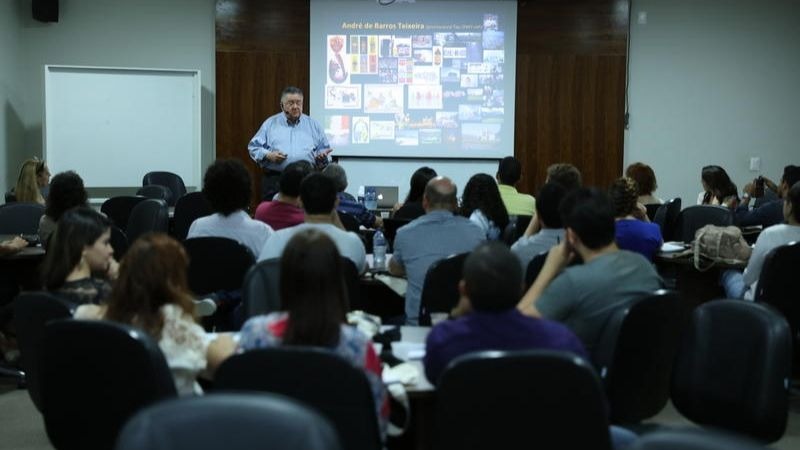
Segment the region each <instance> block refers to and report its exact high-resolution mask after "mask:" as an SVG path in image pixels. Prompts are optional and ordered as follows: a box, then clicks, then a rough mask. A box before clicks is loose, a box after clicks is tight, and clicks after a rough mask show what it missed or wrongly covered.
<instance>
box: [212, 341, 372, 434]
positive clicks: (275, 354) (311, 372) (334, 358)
mask: <svg viewBox="0 0 800 450" xmlns="http://www.w3.org/2000/svg"><path fill="white" fill-rule="evenodd" d="M267 375H268V376H267ZM214 386H215V387H216V388H218V389H220V390H241V391H267V392H275V393H278V394H283V395H286V396H288V397H291V398H294V399H297V400H300V401H302V402H303V403H305V404H307V405H309V406H312V407H314V408H315V409H316V410H317V411H319V412H320V413H322V415H323V416H325V417H327V418H328V419H329V420H330V421H331V423H332V424H333V426H334V428H335V429H336V431H337V433H338V435H339V438H340V442H342V443H344V445H345V446H346V447H347V448H348V450H360V449H364V450H366V449H380V448H381V438H380V434H379V431H378V417H377V414H376V411H375V400H374V397H373V394H372V390H371V389H370V387H369V382H368V381H367V377H366V375H365V374H364V372H363V371H362V370H361V369H358V368H356V367H354V366H353V365H352V364H350V363H349V362H348V361H346V360H345V359H343V358H341V357H340V356H338V355H335V354H333V353H331V352H330V351H328V350H324V349H316V348H300V347H291V348H272V349H258V350H250V351H247V352H245V353H242V354H239V355H235V356H232V357H230V358H229V359H228V360H226V361H225V362H224V363H222V365H221V366H220V368H219V369H218V370H217V373H216V375H215V377H214Z"/></svg>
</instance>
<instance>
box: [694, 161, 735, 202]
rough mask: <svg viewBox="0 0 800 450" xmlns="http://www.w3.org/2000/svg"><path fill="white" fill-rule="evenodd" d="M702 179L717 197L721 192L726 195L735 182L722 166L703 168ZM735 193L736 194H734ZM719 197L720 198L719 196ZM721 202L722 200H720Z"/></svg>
mask: <svg viewBox="0 0 800 450" xmlns="http://www.w3.org/2000/svg"><path fill="white" fill-rule="evenodd" d="M700 177H701V178H702V179H703V181H705V182H706V185H708V188H709V190H710V191H711V192H712V193H713V194H714V195H717V194H718V193H719V192H723V193H726V192H728V191H729V190H730V187H731V186H733V181H731V177H729V176H728V172H726V171H725V169H723V168H722V167H720V166H714V165H710V166H705V167H703V170H702V172H701V173H700ZM734 189H735V188H734ZM735 193H736V192H734V194H735ZM717 196H718V197H719V195H717ZM720 200H722V199H721V198H720Z"/></svg>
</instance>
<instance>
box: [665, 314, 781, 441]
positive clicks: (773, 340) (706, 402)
mask: <svg viewBox="0 0 800 450" xmlns="http://www.w3.org/2000/svg"><path fill="white" fill-rule="evenodd" d="M791 348H792V339H791V332H790V330H789V325H788V324H787V323H786V319H784V318H783V317H782V316H781V315H780V314H779V313H777V312H776V311H774V310H773V309H771V308H769V307H767V306H764V305H760V304H758V303H752V302H746V301H742V300H715V301H711V302H708V303H705V304H702V305H700V306H698V307H697V308H695V310H694V312H693V314H692V320H691V323H690V325H689V327H688V328H687V331H686V333H685V334H684V339H683V342H682V344H681V347H680V349H679V351H678V357H677V358H676V361H675V366H674V367H673V371H672V392H671V396H672V402H673V404H674V405H675V407H676V408H677V410H678V411H679V412H680V413H681V414H682V415H683V416H685V417H686V418H687V419H689V420H691V421H693V422H696V423H699V424H701V425H709V426H713V427H719V428H724V429H727V430H732V431H735V432H737V433H741V434H746V435H749V436H751V437H754V438H756V439H758V440H761V441H764V442H774V441H776V440H778V439H780V437H781V436H782V435H783V433H784V430H785V429H786V421H787V416H788V411H789V384H790V376H791Z"/></svg>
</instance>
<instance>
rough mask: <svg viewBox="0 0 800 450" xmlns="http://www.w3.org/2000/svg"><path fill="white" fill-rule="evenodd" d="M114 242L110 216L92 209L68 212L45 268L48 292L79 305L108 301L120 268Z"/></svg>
mask: <svg viewBox="0 0 800 450" xmlns="http://www.w3.org/2000/svg"><path fill="white" fill-rule="evenodd" d="M110 239H111V222H110V221H109V220H108V218H106V216H104V215H102V214H100V213H99V212H97V211H95V210H93V209H91V208H88V207H78V208H74V209H71V210H69V211H67V212H65V213H64V214H63V215H62V216H61V218H60V220H59V221H58V226H57V227H56V231H55V233H53V235H52V237H51V241H52V242H50V245H49V246H48V250H47V255H46V256H45V259H44V263H43V265H42V282H43V284H44V287H45V289H47V290H48V291H52V292H54V293H56V294H57V295H60V296H62V297H64V298H65V299H67V300H69V301H71V302H74V303H76V304H82V303H100V302H102V301H104V300H105V298H106V297H107V296H108V294H109V292H110V290H111V286H110V284H109V281H110V280H113V279H114V278H116V276H117V269H118V266H119V265H118V264H117V261H115V260H114V249H113V248H111V243H110Z"/></svg>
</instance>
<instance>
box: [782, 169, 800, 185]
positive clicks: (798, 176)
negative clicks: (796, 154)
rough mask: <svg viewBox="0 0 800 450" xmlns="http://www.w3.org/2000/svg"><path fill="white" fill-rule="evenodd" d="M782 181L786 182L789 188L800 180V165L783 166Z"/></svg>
mask: <svg viewBox="0 0 800 450" xmlns="http://www.w3.org/2000/svg"><path fill="white" fill-rule="evenodd" d="M781 181H783V182H785V183H786V186H787V187H788V188H791V187H792V186H794V185H795V183H797V182H798V181H800V166H794V165H788V166H786V167H784V168H783V176H782V177H781Z"/></svg>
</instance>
